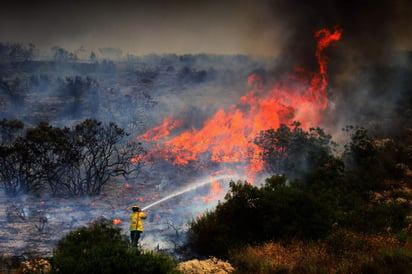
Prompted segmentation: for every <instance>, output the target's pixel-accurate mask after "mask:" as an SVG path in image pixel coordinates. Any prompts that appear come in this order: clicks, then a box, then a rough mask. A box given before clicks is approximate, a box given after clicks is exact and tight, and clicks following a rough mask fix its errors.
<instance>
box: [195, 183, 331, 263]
mask: <svg viewBox="0 0 412 274" xmlns="http://www.w3.org/2000/svg"><path fill="white" fill-rule="evenodd" d="M285 182H286V178H285V177H283V176H274V177H273V178H271V179H269V180H267V183H266V184H265V185H264V186H263V187H261V188H259V187H256V186H253V185H250V184H248V183H242V182H237V183H235V182H231V183H230V187H231V190H230V192H229V193H228V194H227V195H226V197H225V200H226V201H225V202H223V203H219V204H218V205H217V207H216V210H215V211H213V212H208V213H206V214H204V215H202V216H201V217H199V218H197V219H196V220H194V221H193V222H191V223H190V229H189V237H188V242H189V243H188V245H190V248H191V249H192V250H193V251H194V252H196V253H198V254H199V255H203V256H212V255H213V256H218V257H221V258H224V257H226V256H227V252H228V251H229V250H230V249H233V248H238V247H241V246H244V245H248V244H259V243H262V242H265V241H269V240H278V239H289V240H292V239H297V238H299V239H319V238H322V237H324V236H325V235H327V234H328V231H329V230H330V228H331V227H332V220H333V212H332V211H331V210H330V209H329V208H328V207H327V206H325V205H323V204H322V203H321V202H320V200H318V199H316V198H315V197H313V195H311V193H309V192H305V191H304V190H301V189H298V188H296V187H289V186H286V185H285Z"/></svg>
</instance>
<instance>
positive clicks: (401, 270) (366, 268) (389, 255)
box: [361, 248, 412, 274]
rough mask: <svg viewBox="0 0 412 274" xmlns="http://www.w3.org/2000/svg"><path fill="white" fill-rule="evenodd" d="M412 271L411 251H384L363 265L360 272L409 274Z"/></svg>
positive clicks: (366, 273)
mask: <svg viewBox="0 0 412 274" xmlns="http://www.w3.org/2000/svg"><path fill="white" fill-rule="evenodd" d="M411 270H412V250H407V249H401V248H399V249H393V250H384V251H382V252H379V253H377V254H376V255H374V256H373V258H372V260H370V261H368V262H366V263H363V264H362V266H361V272H362V273H365V274H368V273H374V274H375V273H376V274H392V273H393V274H395V273H396V274H409V273H411Z"/></svg>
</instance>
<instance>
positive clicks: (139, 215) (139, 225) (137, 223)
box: [130, 211, 147, 231]
mask: <svg viewBox="0 0 412 274" xmlns="http://www.w3.org/2000/svg"><path fill="white" fill-rule="evenodd" d="M146 218H147V216H146V214H145V213H144V212H142V211H137V212H133V213H132V214H130V231H143V222H142V219H146Z"/></svg>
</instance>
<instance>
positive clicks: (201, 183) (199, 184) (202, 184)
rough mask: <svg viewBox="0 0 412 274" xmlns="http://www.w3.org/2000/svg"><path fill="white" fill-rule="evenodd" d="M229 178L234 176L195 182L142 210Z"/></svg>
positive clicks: (222, 176) (221, 176)
mask: <svg viewBox="0 0 412 274" xmlns="http://www.w3.org/2000/svg"><path fill="white" fill-rule="evenodd" d="M229 177H233V175H220V176H217V177H213V178H212V179H211V178H207V179H204V180H201V181H199V182H195V183H193V184H191V185H189V186H188V187H186V188H184V189H182V190H179V191H176V192H174V193H172V194H170V195H168V196H166V197H164V198H162V199H160V200H157V201H156V202H153V203H151V204H149V205H147V206H145V207H143V208H142V210H146V209H149V208H151V207H153V206H155V205H158V204H160V203H163V202H165V201H167V200H170V199H172V198H174V197H176V196H180V195H182V194H184V193H186V192H189V191H192V190H195V189H197V188H199V187H201V186H204V185H207V184H210V183H212V182H213V181H219V180H222V179H227V178H229Z"/></svg>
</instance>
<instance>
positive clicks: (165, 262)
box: [51, 219, 176, 274]
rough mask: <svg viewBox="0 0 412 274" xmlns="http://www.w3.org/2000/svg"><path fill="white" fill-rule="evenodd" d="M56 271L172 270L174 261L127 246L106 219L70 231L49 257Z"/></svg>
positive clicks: (161, 271)
mask: <svg viewBox="0 0 412 274" xmlns="http://www.w3.org/2000/svg"><path fill="white" fill-rule="evenodd" d="M51 263H52V267H53V271H54V272H58V273H62V274H64V273H71V274H74V273H173V271H174V268H175V266H176V265H175V263H174V261H173V260H172V259H171V258H170V257H168V256H166V255H164V254H157V253H154V252H145V251H141V250H139V249H134V248H130V247H129V240H128V238H127V236H125V235H121V233H120V228H117V227H114V226H113V225H112V223H111V222H110V221H108V220H106V219H101V220H100V221H98V222H96V223H92V224H91V225H89V226H88V227H82V228H79V229H77V230H75V231H72V232H70V233H69V234H68V235H66V236H65V237H64V238H62V239H61V240H60V241H59V242H58V244H57V247H56V249H55V251H54V253H53V257H52V259H51Z"/></svg>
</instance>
